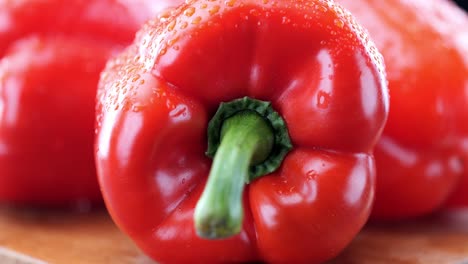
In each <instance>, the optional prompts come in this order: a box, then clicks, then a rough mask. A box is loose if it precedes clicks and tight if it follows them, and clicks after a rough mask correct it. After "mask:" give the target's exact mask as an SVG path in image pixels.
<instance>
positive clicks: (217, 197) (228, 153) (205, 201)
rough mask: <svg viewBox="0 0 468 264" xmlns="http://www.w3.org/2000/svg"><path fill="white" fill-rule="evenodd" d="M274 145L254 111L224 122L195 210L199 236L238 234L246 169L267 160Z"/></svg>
mask: <svg viewBox="0 0 468 264" xmlns="http://www.w3.org/2000/svg"><path fill="white" fill-rule="evenodd" d="M274 142H275V136H274V133H273V130H272V127H271V126H270V124H269V122H268V121H266V120H265V119H264V118H263V117H262V116H260V115H259V114H258V113H256V112H254V111H250V110H245V111H241V112H239V113H237V114H235V115H234V116H232V117H229V118H228V119H226V120H224V122H223V124H222V128H221V142H220V145H219V147H218V149H217V151H216V154H215V157H214V160H213V165H212V168H211V171H210V175H209V178H208V182H207V184H206V186H205V189H204V192H203V194H202V196H201V197H200V200H199V201H198V203H197V206H196V208H195V216H194V217H195V228H196V231H197V233H198V235H199V236H200V237H204V238H208V239H219V238H226V237H229V236H233V235H235V234H237V233H239V232H240V230H241V228H242V219H243V207H242V193H243V190H244V187H245V184H247V182H249V170H250V168H251V166H253V165H256V164H259V163H261V162H263V161H264V160H265V159H267V158H268V156H269V155H270V153H271V151H272V149H273V146H274Z"/></svg>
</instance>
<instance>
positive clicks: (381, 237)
mask: <svg viewBox="0 0 468 264" xmlns="http://www.w3.org/2000/svg"><path fill="white" fill-rule="evenodd" d="M0 263H1V264H10V263H16V264H25V263H28V264H30V263H33V264H43V263H57V264H62V263H64V264H81V263H83V264H85V263H86V264H99V263H112V264H114V263H115V264H155V262H152V261H151V260H150V259H148V258H147V257H145V256H144V254H142V253H141V252H140V251H139V250H138V249H137V248H136V247H135V245H134V244H133V243H132V242H131V241H130V240H129V239H128V238H126V237H125V235H123V234H122V233H121V232H120V231H119V230H118V229H117V228H116V227H115V225H114V224H113V223H112V221H111V219H110V218H109V216H108V215H107V214H106V212H104V211H94V212H91V213H78V212H76V213H69V212H68V213H66V212H57V211H54V212H38V211H31V210H24V209H12V208H5V207H0ZM329 264H468V210H465V211H455V212H446V213H443V214H440V215H437V216H434V217H431V218H430V219H424V220H420V221H414V222H409V223H404V224H403V223H402V224H392V225H386V226H372V225H370V226H368V227H366V228H365V229H364V230H363V231H362V232H361V233H360V234H359V236H358V237H357V238H356V239H355V240H354V241H353V243H352V244H351V245H350V246H349V247H348V248H347V249H346V250H345V251H344V252H343V253H342V254H341V255H340V256H339V257H338V258H336V259H335V260H333V261H331V262H330V263H329Z"/></svg>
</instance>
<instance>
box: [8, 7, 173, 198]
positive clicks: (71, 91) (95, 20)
mask: <svg viewBox="0 0 468 264" xmlns="http://www.w3.org/2000/svg"><path fill="white" fill-rule="evenodd" d="M156 2H157V3H153V1H128V3H125V1H117V0H89V1H81V0H67V1H63V0H47V1H43V0H24V1H0V201H1V202H8V203H15V204H27V205H41V206H63V205H70V204H73V205H74V204H76V203H78V204H82V205H86V204H88V202H90V201H91V202H100V201H101V193H100V190H99V186H98V183H97V177H96V170H95V166H94V156H93V138H94V137H93V135H94V134H93V131H94V119H95V118H94V110H95V94H96V89H97V83H98V80H99V74H100V72H101V71H102V69H103V68H104V66H105V63H106V60H107V59H108V58H109V57H111V56H112V55H113V54H115V53H116V52H118V51H120V50H122V49H123V47H124V46H125V45H128V44H130V43H131V41H132V40H133V38H134V35H135V33H136V31H137V29H138V28H139V27H140V26H141V24H142V23H143V22H144V21H145V20H146V19H147V18H149V17H150V16H152V15H153V14H154V13H155V12H156V11H157V10H159V9H161V8H163V7H164V5H165V4H167V3H166V2H164V1H156Z"/></svg>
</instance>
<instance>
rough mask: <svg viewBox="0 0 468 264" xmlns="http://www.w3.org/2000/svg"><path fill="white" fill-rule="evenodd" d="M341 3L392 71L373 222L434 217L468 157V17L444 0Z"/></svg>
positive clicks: (378, 148)
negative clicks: (374, 220) (463, 158)
mask: <svg viewBox="0 0 468 264" xmlns="http://www.w3.org/2000/svg"><path fill="white" fill-rule="evenodd" d="M338 2H339V3H340V4H342V5H343V6H344V7H346V8H348V9H349V10H350V11H351V12H352V13H353V15H355V16H356V18H357V20H358V21H359V22H360V23H362V24H363V25H364V27H366V28H367V29H368V30H369V32H370V35H371V38H372V39H373V40H374V41H375V42H376V45H377V47H378V48H379V50H380V51H381V52H382V54H383V56H384V59H385V63H386V67H387V75H388V80H389V90H390V106H391V111H390V115H389V119H388V122H387V124H386V127H385V129H384V133H383V135H382V139H381V140H380V141H379V143H378V144H377V146H376V149H375V158H376V163H377V174H378V178H377V191H376V201H375V205H374V210H373V213H372V217H373V218H375V219H381V220H398V219H404V218H409V217H417V216H421V215H424V214H428V213H431V212H433V211H434V210H436V209H438V208H440V207H441V206H442V204H443V203H444V201H446V199H447V198H448V197H449V195H450V194H451V193H452V192H453V189H454V187H455V186H456V184H457V183H458V181H459V179H460V175H461V174H462V169H463V166H464V165H462V163H461V159H462V156H463V155H465V156H466V153H467V152H468V148H467V147H466V145H467V144H466V142H468V141H467V139H468V129H467V123H468V119H467V117H468V107H467V105H468V94H467V93H466V87H467V84H468V55H467V54H468V45H467V43H466V39H467V36H468V30H467V27H466V25H468V18H467V16H466V14H465V13H463V12H462V11H461V10H460V9H458V8H457V7H456V6H455V5H454V4H453V3H450V1H443V0H431V1H426V0H417V1H401V0H375V1H374V0H359V1H344V0H343V1H338ZM463 145H465V147H464V149H463ZM463 153H465V154H463ZM464 164H465V166H466V164H467V163H466V161H465V162H464ZM464 173H465V175H466V173H467V171H466V170H465V172H464ZM465 177H467V176H465ZM467 187H468V185H467V186H465V188H466V189H465V191H464V195H463V196H464V197H465V199H466V201H468V195H467V193H468V188H467Z"/></svg>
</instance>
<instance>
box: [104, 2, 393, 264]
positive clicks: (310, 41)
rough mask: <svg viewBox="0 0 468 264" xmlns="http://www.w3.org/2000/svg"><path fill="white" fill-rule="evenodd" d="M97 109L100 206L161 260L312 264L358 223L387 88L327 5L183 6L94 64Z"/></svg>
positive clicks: (376, 57)
mask: <svg viewBox="0 0 468 264" xmlns="http://www.w3.org/2000/svg"><path fill="white" fill-rule="evenodd" d="M98 101H99V103H98V115H97V124H98V126H97V131H98V132H97V138H96V164H97V169H98V176H99V181H100V185H101V189H102V191H103V195H104V198H105V201H106V204H107V207H108V209H109V212H110V214H111V215H112V217H113V219H114V220H115V222H116V223H117V225H118V226H119V227H120V228H121V229H122V230H123V231H124V232H125V233H127V234H128V235H129V236H130V237H131V238H132V239H133V240H134V241H135V242H136V244H137V245H138V246H139V247H140V248H141V249H142V250H143V251H144V252H146V253H147V254H148V255H150V256H151V257H152V258H154V259H155V260H157V261H159V262H160V263H217V262H240V261H252V260H263V261H267V262H272V263H317V262H320V261H324V260H326V259H330V258H332V257H333V256H335V255H337V254H338V253H339V252H340V251H341V250H342V249H343V248H344V247H345V246H346V245H347V244H348V243H349V242H350V241H351V240H352V239H353V238H354V236H355V235H356V234H357V233H358V231H359V230H360V229H361V227H362V226H363V225H364V223H365V222H366V220H367V218H368V214H369V212H370V209H371V205H372V200H373V196H374V195H373V194H374V187H373V186H374V176H375V171H374V159H373V156H372V154H371V151H372V148H373V146H374V144H375V143H376V142H377V140H378V137H379V135H380V132H381V130H382V129H383V126H384V122H385V120H386V116H387V111H388V97H387V90H386V79H385V75H384V67H383V62H382V60H381V55H380V54H379V53H378V51H377V50H376V48H375V47H374V45H373V44H372V42H371V41H370V40H369V39H368V37H367V35H366V33H365V31H364V30H363V29H362V28H361V27H360V26H359V25H358V24H356V22H355V21H354V20H353V18H352V16H351V15H350V14H349V13H348V12H346V11H345V10H343V9H342V8H340V7H339V6H337V5H336V4H334V3H333V1H323V0H280V1H268V0H265V1H256V0H237V1H236V0H233V1H230V0H229V1H225V0H214V1H213V0H194V1H190V2H189V3H187V4H183V5H182V6H180V7H179V8H177V9H176V10H175V11H174V12H173V15H171V16H169V17H167V18H165V19H163V20H158V19H154V20H151V21H149V22H148V23H147V24H146V25H145V26H144V28H143V29H142V30H141V31H140V32H139V33H138V35H137V39H136V41H135V44H134V45H133V46H131V47H130V48H128V49H127V50H126V52H124V53H123V54H121V55H120V56H119V57H117V58H116V59H114V60H112V61H111V62H110V63H109V64H108V66H107V68H106V70H105V71H104V72H103V75H102V78H101V81H100V86H99V90H98ZM222 102H225V103H222ZM208 123H209V125H208ZM207 130H208V132H207ZM207 134H208V135H207ZM288 135H289V136H288ZM289 138H290V140H289ZM290 141H291V142H292V146H293V147H292V149H291V150H289V149H290V148H291V143H290ZM207 145H208V151H207V154H208V155H209V156H212V155H213V154H214V160H213V163H212V164H211V160H210V159H208V158H207V157H205V155H204V151H205V149H206V147H207ZM288 151H289V152H288Z"/></svg>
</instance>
